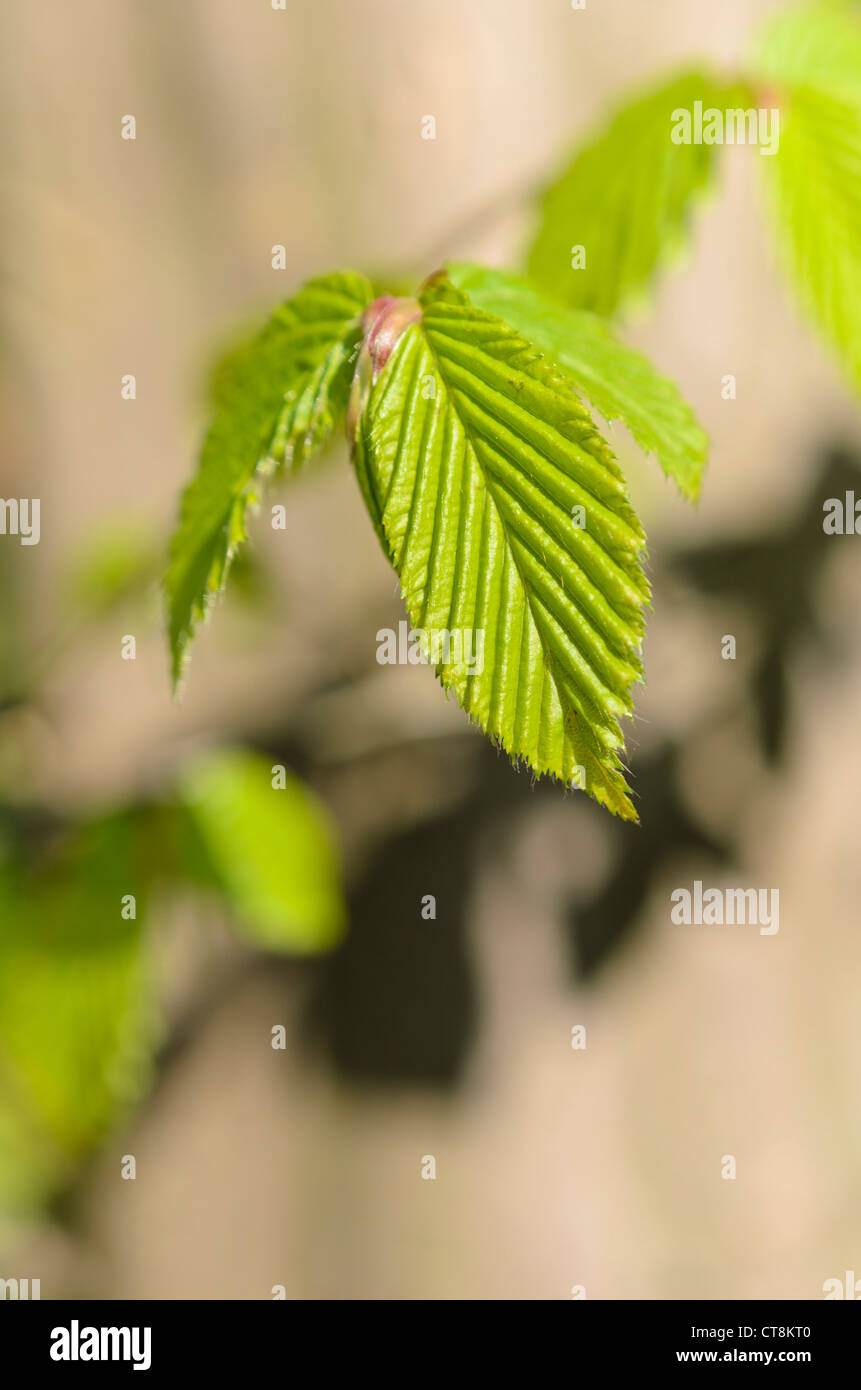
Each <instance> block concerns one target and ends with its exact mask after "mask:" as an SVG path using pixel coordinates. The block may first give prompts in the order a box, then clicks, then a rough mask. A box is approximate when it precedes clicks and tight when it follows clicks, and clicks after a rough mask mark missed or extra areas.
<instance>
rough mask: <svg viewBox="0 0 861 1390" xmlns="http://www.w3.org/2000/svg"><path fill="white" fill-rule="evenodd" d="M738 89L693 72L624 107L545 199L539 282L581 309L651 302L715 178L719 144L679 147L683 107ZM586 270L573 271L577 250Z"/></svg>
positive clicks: (609, 310) (536, 247)
mask: <svg viewBox="0 0 861 1390" xmlns="http://www.w3.org/2000/svg"><path fill="white" fill-rule="evenodd" d="M728 95H729V94H728V92H727V91H726V89H725V88H724V87H723V86H721V85H720V84H718V83H716V82H715V80H714V79H713V78H711V77H708V76H706V75H705V74H703V73H685V74H683V75H681V76H678V77H675V78H674V79H673V80H672V81H671V82H669V83H668V84H666V85H663V86H661V87H659V88H658V89H657V90H653V91H649V92H648V93H646V94H645V95H644V96H641V97H639V98H638V99H637V100H635V101H633V102H632V103H631V104H630V105H627V106H625V107H624V108H623V109H622V110H620V111H619V112H618V113H617V114H616V115H615V117H614V118H613V119H612V120H611V121H610V123H609V124H608V125H607V126H606V127H605V128H604V129H603V130H602V131H601V132H600V133H599V134H598V135H597V137H596V138H595V139H594V140H592V141H591V142H589V143H587V144H586V145H585V146H584V147H583V148H581V149H580V150H578V152H577V154H576V155H575V157H574V159H573V161H571V162H570V163H569V165H568V167H567V168H566V169H565V170H564V172H563V173H562V174H561V176H560V177H559V178H558V179H556V180H554V182H553V183H552V184H551V186H550V187H549V188H548V190H547V192H546V194H545V195H544V199H543V206H542V209H541V216H540V225H539V229H538V233H537V236H536V238H535V241H534V243H533V245H532V247H531V250H530V252H529V257H528V269H529V274H530V276H531V278H532V279H533V280H534V281H535V282H536V283H537V284H538V285H539V286H540V287H541V288H542V289H544V290H546V291H547V292H548V293H549V294H551V295H552V296H553V297H554V298H556V299H559V300H561V301H562V302H563V303H565V304H569V305H571V307H572V308H577V309H591V310H593V311H594V312H595V313H598V314H605V315H610V314H613V313H614V312H615V311H616V310H618V309H621V308H625V307H627V305H628V304H629V303H630V302H631V301H632V300H633V299H635V298H641V297H642V296H643V294H644V292H645V291H646V289H647V287H648V285H649V283H650V281H651V280H652V278H653V276H654V274H655V272H656V271H657V270H658V269H659V268H660V267H661V266H663V265H664V264H665V263H666V262H667V261H669V260H670V259H671V258H672V257H674V256H675V255H676V254H677V253H678V251H679V249H680V248H681V247H682V246H683V245H684V243H685V241H686V239H687V236H688V224H689V221H690V214H691V209H692V205H693V204H694V202H695V201H696V199H697V198H698V197H699V196H700V195H701V194H702V192H703V190H704V189H705V187H706V185H707V184H708V182H709V180H710V178H711V175H712V170H713V163H714V147H713V146H711V145H705V144H700V145H697V144H693V143H692V144H689V145H683V144H674V143H673V141H672V140H671V138H670V137H671V132H672V128H673V113H674V112H675V111H676V110H677V109H680V108H685V109H692V108H693V104H694V102H695V101H702V103H703V106H704V107H708V106H713V105H718V106H724V105H725V104H726V102H727V99H728ZM581 246H582V247H583V248H584V250H585V267H583V268H579V269H574V268H573V267H572V250H573V248H575V247H581Z"/></svg>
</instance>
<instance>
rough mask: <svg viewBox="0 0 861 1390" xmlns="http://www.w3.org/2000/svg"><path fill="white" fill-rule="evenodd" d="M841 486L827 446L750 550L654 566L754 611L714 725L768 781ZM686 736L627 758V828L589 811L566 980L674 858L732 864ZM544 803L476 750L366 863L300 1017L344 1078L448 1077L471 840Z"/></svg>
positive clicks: (456, 1049)
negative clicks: (751, 727)
mask: <svg viewBox="0 0 861 1390" xmlns="http://www.w3.org/2000/svg"><path fill="white" fill-rule="evenodd" d="M853 488H854V489H856V490H857V491H858V494H859V496H861V461H859V459H858V458H857V457H855V456H854V455H853V454H851V453H850V452H849V451H848V450H845V449H833V450H831V451H829V452H828V453H827V454H825V456H824V457H823V459H822V464H821V467H820V470H819V472H818V474H817V476H816V478H815V479H814V481H813V483H812V485H811V487H810V489H809V491H808V493H807V495H806V497H805V498H804V500H803V502H802V504H801V505H800V506H799V508H798V509H797V511H796V513H795V515H793V516H791V517H790V518H789V519H788V520H785V521H783V522H782V523H779V524H777V525H776V526H774V527H764V528H763V530H762V533H761V535H760V536H759V537H758V538H756V539H753V540H750V541H745V542H743V543H738V544H736V543H732V542H730V543H726V544H715V545H711V546H706V547H699V548H696V549H682V550H679V551H678V552H677V553H676V554H674V555H670V556H669V557H668V559H667V561H666V570H667V572H668V573H669V574H670V575H672V576H674V577H675V578H677V579H681V580H682V581H683V582H684V583H686V584H688V585H689V586H690V587H691V589H692V590H693V591H695V593H697V594H699V595H702V596H703V597H707V598H709V599H712V600H719V601H724V600H725V601H726V602H727V603H728V604H732V605H734V606H735V605H738V606H739V607H741V608H743V609H744V610H745V611H747V612H748V613H750V614H752V615H753V618H754V621H755V623H756V628H757V631H758V633H759V635H760V639H761V644H762V645H761V649H760V654H759V657H758V659H757V660H756V661H755V662H754V663H753V666H752V669H751V673H750V676H749V678H748V679H747V681H746V683H745V685H743V686H740V688H739V689H738V691H737V693H736V695H735V696H734V697H733V699H732V704H731V706H728V708H727V710H726V715H727V717H732V716H733V715H734V714H735V713H737V711H738V710H740V709H743V708H744V707H745V705H747V706H748V708H750V709H752V711H753V714H754V717H755V721H756V728H757V736H758V742H759V747H760V751H761V755H762V758H763V761H764V763H765V764H767V765H768V766H770V767H772V768H773V769H777V768H779V767H780V765H781V763H782V761H783V759H784V757H785V754H786V750H787V740H788V730H789V720H790V715H791V701H790V691H791V667H792V663H793V660H794V659H795V657H796V654H797V653H798V651H799V650H800V648H801V647H802V646H803V645H804V644H806V643H809V642H811V641H813V642H815V643H816V644H817V647H818V648H819V649H821V650H822V651H823V652H824V651H825V650H826V649H827V648H826V639H825V633H824V631H823V629H822V626H821V624H820V622H819V619H818V616H817V595H818V591H819V586H820V579H821V575H822V570H823V567H824V565H825V563H826V561H827V560H828V557H829V555H830V554H832V553H833V545H834V539H833V538H832V537H830V536H826V535H825V533H824V532H823V529H822V521H823V502H824V501H825V499H826V498H828V497H832V496H837V497H841V496H842V495H843V493H844V492H846V491H847V490H851V489H853ZM829 543H830V544H829ZM697 737H698V735H697V734H696V733H694V734H693V735H691V739H690V740H689V741H688V742H668V743H666V744H665V745H664V746H663V747H661V748H660V749H659V750H657V751H656V752H654V751H653V752H652V753H651V754H650V756H649V757H648V758H643V759H640V758H636V757H635V758H634V760H633V762H632V768H631V771H632V777H633V784H634V786H635V788H636V794H637V804H638V810H639V813H640V824H639V825H636V826H635V825H628V824H624V823H622V822H620V821H616V820H613V819H612V818H611V817H609V816H608V815H607V814H606V813H605V812H602V811H601V810H600V809H599V808H597V807H593V806H592V804H591V803H589V813H590V814H594V815H595V816H596V817H597V819H598V820H599V822H600V824H601V827H602V833H604V834H605V835H608V836H610V837H611V841H612V844H611V849H612V850H613V851H614V853H612V854H611V869H610V871H609V874H608V877H607V879H606V882H605V883H604V884H603V885H602V886H601V888H600V889H599V890H598V892H597V893H595V894H594V895H593V896H592V897H591V898H589V899H588V900H578V901H577V902H572V903H571V904H570V905H569V907H568V908H567V909H566V911H565V913H564V929H565V932H566V936H567V940H568V944H569V955H570V961H571V968H572V973H573V974H574V975H575V976H576V977H578V978H581V979H594V978H595V977H596V976H597V975H598V974H599V973H600V971H601V970H602V969H603V968H604V967H605V965H606V964H607V962H608V961H609V960H611V959H612V957H613V955H614V954H615V953H616V952H617V951H618V950H619V949H621V948H623V947H624V946H625V944H626V943H627V942H629V941H630V939H631V937H632V934H633V933H634V931H635V930H636V928H637V925H638V922H639V921H640V920H641V919H642V916H643V908H644V906H645V903H646V900H647V897H648V895H649V893H650V891H651V888H652V885H653V884H654V883H655V882H656V881H657V880H658V879H659V878H661V877H662V876H663V875H664V873H665V871H666V868H667V867H668V866H669V865H670V864H671V863H672V862H673V861H674V860H675V859H677V858H678V857H679V856H680V855H682V854H686V853H687V854H689V853H690V852H691V851H694V852H695V853H697V854H698V855H700V856H703V857H705V859H706V860H710V861H711V862H713V863H715V864H723V865H726V864H730V863H732V862H734V861H735V859H736V853H737V847H736V845H735V844H734V843H733V841H732V839H731V838H716V837H714V836H713V835H712V834H710V833H709V832H708V831H707V830H706V829H705V828H704V827H703V826H701V825H700V824H699V823H698V822H697V820H696V818H695V815H694V814H693V813H692V812H691V810H690V809H689V807H688V806H687V805H686V804H685V802H684V801H683V799H682V798H681V795H680V793H679V789H678V772H679V765H680V761H681V759H682V756H683V755H684V754H685V752H686V751H687V749H688V748H689V746H690V742H691V741H692V740H695V739H696V738H697ZM558 795H559V789H558V787H554V786H552V785H549V784H546V783H543V782H537V783H533V781H532V779H531V778H530V777H529V776H528V775H524V774H523V773H522V772H520V773H518V772H516V771H515V770H514V769H513V768H511V767H510V765H509V763H508V761H507V759H504V758H501V757H500V756H499V754H498V753H496V751H495V750H494V749H493V748H491V747H490V745H489V744H488V745H487V746H486V747H485V748H484V749H483V750H482V753H481V755H480V759H479V762H478V769H477V776H476V780H475V783H474V786H473V789H472V791H471V792H470V793H469V794H468V795H467V797H466V798H465V799H464V800H463V801H462V802H461V804H460V805H459V806H458V807H457V808H456V809H455V810H453V811H451V812H450V813H447V814H445V815H441V816H440V817H438V818H437V819H436V820H434V821H432V822H430V823H429V824H425V825H422V826H420V827H419V828H417V829H411V830H409V831H407V832H405V833H404V834H402V835H398V836H395V837H394V838H392V839H390V840H389V841H388V842H387V843H386V844H385V845H383V846H382V847H381V848H380V849H379V851H378V853H377V854H376V855H375V856H374V857H373V859H372V861H371V862H370V863H369V864H368V865H367V866H366V869H365V871H364V873H363V874H362V877H361V880H360V882H359V883H358V884H357V885H356V886H355V888H354V891H353V893H352V895H351V898H350V915H351V924H350V932H349V935H348V938H347V940H346V941H345V943H344V945H343V946H342V947H341V948H340V950H339V951H337V952H336V953H335V954H334V955H333V956H332V957H330V958H328V959H327V960H326V961H324V962H321V963H320V964H319V966H318V967H317V972H318V978H317V987H316V990H315V998H314V1001H313V1005H312V1008H311V1011H310V1016H309V1027H310V1033H311V1036H312V1037H313V1038H314V1039H315V1040H316V1042H317V1043H318V1044H321V1045H322V1046H323V1048H324V1050H325V1051H326V1053H327V1054H328V1055H329V1056H330V1058H331V1059H332V1060H333V1062H334V1064H335V1066H336V1068H337V1071H338V1072H339V1074H340V1075H341V1076H342V1077H343V1078H344V1079H347V1080H350V1081H353V1082H366V1083H384V1084H400V1085H404V1086H416V1085H431V1086H451V1085H453V1084H455V1083H456V1082H457V1081H458V1080H459V1078H460V1077H461V1075H462V1072H463V1068H464V1065H465V1063H466V1061H467V1059H468V1056H469V1052H470V1048H471V1045H472V1043H473V1040H474V1038H475V1036H476V1032H477V1028H478V1025H479V1000H478V989H477V981H476V976H475V969H474V966H473V963H472V960H471V956H470V946H469V935H468V929H467V924H468V916H469V909H470V902H471V899H472V893H473V888H474V875H475V870H476V859H477V846H478V843H479V841H481V842H482V843H487V842H488V840H490V841H491V842H493V841H494V840H497V841H499V842H500V843H501V842H502V841H503V838H504V835H505V833H506V830H507V829H508V828H509V827H510V826H511V825H512V823H513V820H514V818H515V817H516V816H517V815H518V814H520V813H521V812H522V811H523V810H524V809H525V808H526V807H530V806H534V805H535V803H536V798H540V799H543V798H546V797H552V798H555V799H557V800H558ZM425 893H433V894H434V895H435V897H436V900H437V917H436V920H435V921H423V920H422V918H421V913H420V904H421V898H422V895H423V894H425Z"/></svg>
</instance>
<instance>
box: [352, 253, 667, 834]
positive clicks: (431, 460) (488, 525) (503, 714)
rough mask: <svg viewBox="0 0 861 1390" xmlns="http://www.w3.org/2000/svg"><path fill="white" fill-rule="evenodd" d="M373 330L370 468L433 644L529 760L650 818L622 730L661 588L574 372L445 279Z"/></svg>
mask: <svg viewBox="0 0 861 1390" xmlns="http://www.w3.org/2000/svg"><path fill="white" fill-rule="evenodd" d="M369 317H370V315H369ZM373 327H374V331H373V332H372V333H371V334H369V338H368V340H367V342H366V344H365V348H366V349H367V351H365V350H364V349H363V354H362V357H361V358H360V364H359V368H358V369H357V380H358V382H359V384H358V386H357V388H356V389H357V393H358V398H359V399H358V400H357V403H356V404H357V409H358V418H356V416H355V414H354V418H353V425H354V458H355V464H356V470H357V474H358V477H359V481H360V485H361V487H362V492H363V495H364V497H365V500H366V502H367V504H368V508H369V511H370V512H371V516H372V518H373V520H374V523H375V525H376V526H377V529H378V532H379V534H380V536H381V538H382V540H383V544H384V547H385V550H386V553H387V554H388V556H389V558H390V560H391V562H392V564H393V565H394V567H395V570H396V571H397V573H398V576H399V578H400V582H401V589H402V592H403V595H404V598H405V600H406V604H407V609H408V612H409V615H410V618H411V620H412V623H413V626H414V629H415V630H417V632H418V633H419V640H420V643H421V647H422V651H423V652H424V654H425V656H426V658H427V659H428V660H429V661H430V662H432V663H433V664H434V665H435V667H436V670H437V674H438V676H439V678H440V680H441V682H442V684H443V685H444V686H445V687H446V689H448V690H452V691H453V692H454V694H455V695H456V697H457V699H458V700H459V702H460V704H461V705H462V706H463V708H464V709H465V710H466V712H467V713H468V714H469V715H470V717H471V718H472V719H474V720H475V721H476V722H477V723H478V724H480V725H481V727H482V728H483V729H484V730H485V731H486V732H487V733H488V734H489V735H490V737H491V738H493V739H494V740H496V741H497V742H498V743H499V744H500V745H501V746H502V747H503V748H504V749H505V750H506V751H507V752H508V753H509V754H510V755H511V757H512V758H513V759H515V760H519V759H522V760H523V761H525V762H526V763H528V764H529V766H530V767H531V768H533V770H534V771H535V772H536V773H539V774H541V773H549V774H551V775H553V776H555V777H557V778H559V779H560V780H561V781H562V782H564V783H566V784H567V785H573V786H581V787H585V789H586V790H587V791H588V792H589V793H590V794H591V795H592V796H593V797H595V798H596V800H598V801H599V802H601V803H603V804H604V805H605V806H607V807H609V808H610V810H612V811H614V812H616V813H617V814H618V815H620V816H623V817H625V818H626V819H630V820H635V819H636V813H635V811H634V808H633V806H632V804H631V801H630V798H629V796H628V788H627V785H626V782H625V777H624V774H623V769H622V763H621V758H620V751H621V750H622V747H623V738H622V731H621V728H620V725H619V719H620V718H621V716H623V715H626V716H630V715H631V713H632V698H631V691H632V686H633V685H634V683H635V682H636V681H638V680H641V679H642V665H641V660H640V648H641V643H642V637H643V630H644V617H643V610H644V608H645V607H646V606H647V604H648V599H649V587H648V583H647V581H646V578H645V575H644V573H643V570H642V566H641V555H642V553H643V548H644V545H645V537H644V534H643V531H642V528H641V526H640V523H639V521H638V519H637V517H636V515H635V514H634V512H633V510H632V508H631V505H630V503H629V501H628V498H627V494H626V491H625V484H624V479H623V477H622V474H621V471H620V469H619V467H618V465H617V463H616V461H615V459H614V457H613V454H612V453H611V451H610V449H609V448H608V446H607V445H606V443H605V442H604V440H603V439H602V438H601V436H600V435H599V434H598V432H597V430H596V428H595V425H594V423H593V421H592V417H591V415H590V414H589V411H588V409H587V408H586V406H585V405H584V404H583V403H582V401H581V400H580V399H579V398H578V396H577V395H576V391H575V385H574V383H573V382H572V381H571V379H570V378H569V377H568V376H567V375H566V374H565V373H564V372H562V371H561V370H560V369H559V368H558V367H555V366H552V365H550V364H549V363H548V362H547V361H546V360H545V359H544V357H543V356H542V354H541V353H540V352H539V351H538V350H537V349H536V348H535V346H534V345H532V344H531V343H530V342H528V341H527V339H526V338H525V337H523V336H522V335H521V334H520V333H519V332H518V331H517V329H516V328H514V327H512V326H511V325H509V324H508V323H505V322H503V321H502V320H501V319H500V318H497V317H494V316H493V315H491V314H488V313H485V312H484V311H482V310H481V309H478V308H476V307H475V305H473V304H471V303H470V302H469V299H468V298H467V296H466V295H464V294H463V293H461V292H460V291H459V290H457V289H456V288H455V287H454V286H453V285H452V284H451V282H450V281H449V280H448V278H447V277H446V276H445V275H444V274H442V273H441V274H440V275H438V276H435V277H433V278H432V280H431V281H429V282H428V284H427V286H426V288H425V291H424V293H423V294H422V296H421V300H420V302H418V303H417V302H416V301H414V300H408V301H403V300H399V301H394V302H389V303H383V304H381V305H379V306H377V309H376V312H375V322H374V325H373Z"/></svg>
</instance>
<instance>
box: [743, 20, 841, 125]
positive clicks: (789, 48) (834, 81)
mask: <svg viewBox="0 0 861 1390" xmlns="http://www.w3.org/2000/svg"><path fill="white" fill-rule="evenodd" d="M748 70H749V71H750V73H751V76H752V77H754V78H755V80H756V82H757V83H758V84H762V85H763V86H768V85H771V86H773V87H774V88H775V89H776V90H775V92H774V96H775V97H777V98H778V99H779V97H780V93H781V92H782V91H783V89H784V88H787V87H788V88H798V87H814V88H815V89H816V90H817V91H818V92H824V93H826V94H827V95H828V96H831V97H834V98H835V99H841V98H842V99H843V100H845V101H849V102H850V103H857V102H858V101H860V100H861V6H859V5H858V3H857V0H813V2H812V3H811V0H804V3H803V4H799V5H789V6H787V7H785V8H781V9H780V10H778V11H777V12H776V13H775V14H774V15H772V16H771V18H770V19H768V20H767V21H766V23H765V24H764V25H763V26H762V27H761V29H760V30H759V31H758V33H757V34H756V36H755V38H754V41H753V44H752V45H751V50H750V55H749V63H748Z"/></svg>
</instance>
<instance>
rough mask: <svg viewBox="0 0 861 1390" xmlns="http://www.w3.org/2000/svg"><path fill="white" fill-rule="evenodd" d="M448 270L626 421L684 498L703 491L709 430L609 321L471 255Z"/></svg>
mask: <svg viewBox="0 0 861 1390" xmlns="http://www.w3.org/2000/svg"><path fill="white" fill-rule="evenodd" d="M448 271H449V275H450V276H451V279H452V281H453V283H454V284H455V285H457V286H458V288H459V289H462V290H463V291H465V293H466V294H467V295H468V296H469V299H470V301H471V302H472V303H473V304H475V305H476V307H477V308H479V309H484V310H485V311H486V312H487V313H489V314H495V315H496V316H497V317H498V318H501V319H505V320H506V321H507V322H508V323H511V324H513V325H514V327H515V328H516V329H517V330H518V332H520V333H522V334H523V336H524V338H528V339H529V341H530V342H532V343H534V344H535V346H536V347H537V348H540V349H541V351H542V352H544V353H546V354H547V356H548V357H549V358H550V359H551V360H552V361H554V362H556V363H557V364H558V365H559V366H560V367H563V368H565V370H566V371H567V372H569V373H570V374H571V377H572V379H573V380H574V382H575V383H576V385H577V387H578V389H579V390H580V392H581V394H582V395H583V396H585V397H586V399H587V400H588V401H589V402H591V404H592V405H593V406H594V408H595V409H596V410H597V411H598V412H599V414H601V415H603V417H604V419H605V420H607V421H613V420H621V421H622V423H623V424H624V425H625V426H626V427H627V428H628V429H629V430H630V432H631V434H632V435H633V437H634V439H635V440H636V442H637V443H638V444H639V446H640V448H641V449H642V450H643V451H644V453H647V454H654V455H655V457H656V458H657V460H658V462H659V463H660V465H661V467H662V468H663V470H664V472H665V473H666V474H667V476H668V477H670V478H672V479H673V480H674V482H675V483H676V485H677V486H678V489H679V491H680V492H681V493H682V495H683V496H685V497H688V498H690V499H692V500H693V499H695V498H696V497H697V496H698V495H699V491H700V485H701V483H702V476H703V472H704V470H705V465H706V457H707V454H708V436H707V435H706V433H705V431H704V430H702V429H701V428H700V426H699V424H698V423H697V420H696V417H695V415H694V413H693V411H692V410H691V408H690V406H689V405H688V404H687V402H686V401H685V400H684V398H683V397H682V395H681V393H680V392H679V390H678V388H677V387H676V386H675V384H674V383H673V382H672V381H670V380H669V378H668V377H665V376H662V375H661V373H660V372H658V371H656V370H655V368H654V367H653V366H652V364H651V362H650V361H649V359H648V358H647V357H644V356H643V355H642V353H639V352H635V351H634V350H633V348H629V347H626V346H625V344H624V343H621V342H620V341H619V339H618V338H617V337H616V336H615V334H614V332H613V330H612V328H611V327H610V325H609V324H608V323H606V322H605V320H603V319H600V318H598V317H597V315H595V314H590V313H588V312H587V311H585V310H582V309H565V308H563V307H562V306H561V305H559V304H554V303H553V302H552V301H551V300H549V299H548V298H547V297H546V296H545V295H543V294H542V293H541V292H540V291H539V290H537V289H536V288H535V287H534V286H533V285H530V284H529V282H528V281H527V280H524V279H521V278H520V277H519V276H517V275H509V274H508V272H507V271H502V270H487V269H485V268H484V267H483V266H480V265H475V264H472V263H469V262H465V261H463V262H460V263H458V264H455V265H450V266H449V267H448Z"/></svg>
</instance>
